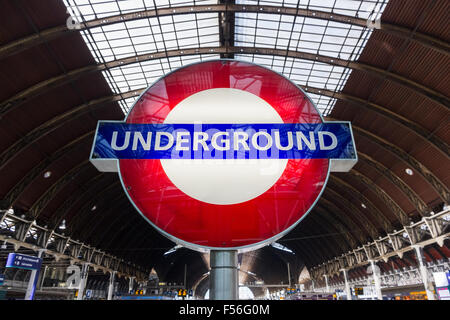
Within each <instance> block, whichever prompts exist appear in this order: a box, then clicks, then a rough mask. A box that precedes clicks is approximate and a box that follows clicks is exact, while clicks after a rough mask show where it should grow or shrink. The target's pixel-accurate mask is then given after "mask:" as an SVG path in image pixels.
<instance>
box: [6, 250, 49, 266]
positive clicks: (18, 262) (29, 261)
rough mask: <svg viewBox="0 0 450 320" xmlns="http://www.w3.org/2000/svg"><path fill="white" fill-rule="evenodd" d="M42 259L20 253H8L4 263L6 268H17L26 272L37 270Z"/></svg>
mask: <svg viewBox="0 0 450 320" xmlns="http://www.w3.org/2000/svg"><path fill="white" fill-rule="evenodd" d="M41 264H42V259H41V258H38V257H33V256H28V255H24V254H20V253H10V254H9V255H8V260H7V261H6V268H18V269H27V270H39V269H40V268H41Z"/></svg>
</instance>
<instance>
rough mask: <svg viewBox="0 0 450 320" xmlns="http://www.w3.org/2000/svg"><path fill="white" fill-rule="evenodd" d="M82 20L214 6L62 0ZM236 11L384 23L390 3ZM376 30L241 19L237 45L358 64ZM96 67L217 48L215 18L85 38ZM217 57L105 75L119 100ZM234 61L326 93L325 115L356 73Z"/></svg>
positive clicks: (103, 31) (333, 1)
mask: <svg viewBox="0 0 450 320" xmlns="http://www.w3.org/2000/svg"><path fill="white" fill-rule="evenodd" d="M63 1H64V3H65V4H66V6H67V7H68V12H69V13H70V14H71V15H72V17H74V18H75V19H76V20H77V21H80V22H85V21H91V20H95V19H99V20H101V19H104V18H106V17H112V16H116V15H121V14H126V13H132V12H141V11H149V10H154V9H155V6H157V8H168V7H179V6H192V5H204V4H211V5H215V4H217V3H218V2H217V1H215V0H196V1H188V0H63ZM236 4H243V5H268V6H285V7H291V8H299V9H308V10H312V11H314V10H315V11H321V12H327V13H334V14H340V15H347V16H350V17H356V18H360V19H369V20H375V19H379V18H380V17H381V14H382V12H383V10H384V8H385V7H386V4H387V0H361V1H359V0H358V1H357V0H284V1H281V0H279V1H276V0H272V1H259V0H236ZM371 32H372V30H371V29H370V28H367V27H361V26H357V25H351V24H346V23H342V22H335V21H331V20H326V19H318V18H313V17H303V16H292V15H283V14H268V13H265V12H264V10H261V12H258V13H249V12H236V13H235V30H234V46H236V47H251V48H254V47H256V48H269V49H278V50H289V51H292V52H304V53H309V54H314V55H321V56H327V57H333V58H336V59H342V60H346V61H355V60H357V59H358V58H359V56H360V54H361V52H362V50H363V49H364V46H365V44H366V43H367V40H368V39H369V37H370V35H371ZM80 33H81V35H82V37H83V39H84V41H85V42H86V44H87V45H88V47H89V49H90V50H91V52H92V55H93V56H94V59H95V60H96V62H97V63H107V62H110V61H115V60H119V59H123V58H127V57H134V56H140V55H146V54H151V53H160V52H166V51H177V50H180V51H182V50H183V49H188V48H204V47H219V46H220V42H219V15H218V13H212V12H209V13H183V14H174V15H159V16H153V17H150V18H149V17H139V18H136V19H135V20H133V21H122V22H117V23H114V24H110V25H101V26H99V27H92V28H89V29H86V30H81V31H80ZM212 58H219V55H217V54H210V55H196V56H189V57H188V56H186V57H176V58H172V57H168V58H164V59H152V60H148V61H142V62H139V63H133V64H129V65H126V66H121V67H117V68H114V69H110V70H106V71H104V72H103V75H104V77H105V79H106V80H107V82H108V84H109V85H110V87H111V89H112V90H113V92H114V93H116V94H122V93H124V92H130V91H133V90H142V89H144V88H145V87H147V86H149V85H150V84H152V83H153V82H154V81H156V80H157V79H158V78H160V77H162V76H163V75H165V74H167V72H170V71H172V70H174V69H176V68H178V67H180V66H183V65H186V64H189V63H192V62H197V61H203V60H205V59H212ZM235 58H236V59H241V60H245V61H252V62H254V63H258V64H261V65H263V66H266V67H268V68H271V69H272V70H274V71H276V72H279V73H281V74H283V75H284V76H286V77H288V78H289V79H291V80H292V81H294V82H295V83H297V84H298V85H301V86H303V87H310V88H311V89H314V92H318V90H319V89H326V90H328V93H327V96H325V95H323V96H322V95H317V94H316V95H311V96H312V98H313V100H314V101H315V103H316V105H317V106H318V108H319V110H320V111H321V112H322V114H323V115H324V116H326V115H328V114H329V113H330V112H331V110H332V108H333V106H334V103H335V101H336V99H334V98H333V97H332V96H331V97H330V91H331V92H333V91H334V92H339V91H340V90H342V88H343V87H344V85H345V83H346V81H347V79H348V76H349V75H350V73H351V69H348V68H344V67H340V66H333V65H329V64H324V63H320V62H317V61H308V60H303V59H293V58H291V57H289V56H288V55H286V56H275V57H274V56H270V55H251V54H236V55H235ZM133 102H134V99H132V98H130V97H129V96H127V97H126V98H124V99H122V100H121V101H120V102H119V104H120V106H121V108H122V110H123V111H124V113H127V112H128V110H129V108H130V107H131V105H132V103H133Z"/></svg>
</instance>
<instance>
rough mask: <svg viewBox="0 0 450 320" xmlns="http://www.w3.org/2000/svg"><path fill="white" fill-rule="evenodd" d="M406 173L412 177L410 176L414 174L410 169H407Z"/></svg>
mask: <svg viewBox="0 0 450 320" xmlns="http://www.w3.org/2000/svg"><path fill="white" fill-rule="evenodd" d="M405 172H406V174H407V175H410V176H412V175H413V173H414V172H413V171H412V170H411V169H410V168H406V169H405Z"/></svg>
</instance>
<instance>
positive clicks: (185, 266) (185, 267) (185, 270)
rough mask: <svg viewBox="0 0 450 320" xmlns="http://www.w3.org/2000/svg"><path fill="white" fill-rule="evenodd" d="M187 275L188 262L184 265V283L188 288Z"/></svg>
mask: <svg viewBox="0 0 450 320" xmlns="http://www.w3.org/2000/svg"><path fill="white" fill-rule="evenodd" d="M186 275H187V264H185V265H184V282H183V285H184V288H185V289H187V286H186Z"/></svg>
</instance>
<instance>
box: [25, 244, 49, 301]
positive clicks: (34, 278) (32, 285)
mask: <svg viewBox="0 0 450 320" xmlns="http://www.w3.org/2000/svg"><path fill="white" fill-rule="evenodd" d="M44 251H45V250H42V249H41V250H39V253H38V258H41V257H42V253H43V252H44ZM40 271H41V264H39V267H38V269H36V270H33V271H31V276H30V280H29V281H28V287H27V292H26V293H25V300H33V299H34V292H35V290H36V285H37V282H38V279H39V272H40Z"/></svg>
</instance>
